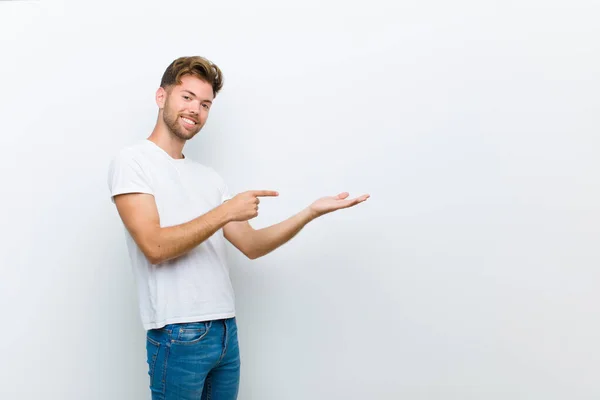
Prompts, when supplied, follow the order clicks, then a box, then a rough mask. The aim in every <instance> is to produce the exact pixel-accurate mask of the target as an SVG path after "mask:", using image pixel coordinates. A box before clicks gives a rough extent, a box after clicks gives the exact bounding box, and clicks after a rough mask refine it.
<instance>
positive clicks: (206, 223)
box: [114, 190, 277, 264]
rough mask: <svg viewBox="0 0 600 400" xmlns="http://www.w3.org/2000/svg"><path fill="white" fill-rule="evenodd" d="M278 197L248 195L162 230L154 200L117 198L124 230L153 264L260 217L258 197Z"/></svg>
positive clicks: (145, 196)
mask: <svg viewBox="0 0 600 400" xmlns="http://www.w3.org/2000/svg"><path fill="white" fill-rule="evenodd" d="M259 196H277V192H273V191H266V190H260V191H257V190H255V191H248V192H244V193H241V194H238V195H237V196H235V197H233V198H232V199H231V200H229V201H227V202H226V203H223V204H221V205H219V206H218V207H215V208H214V209H212V210H211V211H209V212H207V213H206V214H203V215H201V216H199V217H197V218H194V219H193V220H191V221H189V222H186V223H183V224H180V225H175V226H169V227H164V228H163V227H161V226H160V217H159V214H158V209H157V207H156V202H155V200H154V196H152V195H150V194H146V193H127V194H120V195H117V196H115V197H114V199H115V204H116V206H117V210H118V212H119V216H120V217H121V220H122V221H123V223H124V224H125V227H126V228H127V230H128V231H129V233H130V234H131V236H132V237H133V240H134V241H135V242H136V244H137V245H138V247H139V248H140V250H141V251H142V253H144V255H145V256H146V258H147V259H148V261H150V262H151V263H152V264H159V263H161V262H164V261H167V260H171V259H173V258H176V257H179V256H181V255H183V254H185V253H187V252H188V251H190V250H192V249H193V248H194V247H196V246H198V245H199V244H200V243H202V242H204V241H205V240H206V239H208V238H209V237H211V236H212V235H214V234H215V233H216V232H217V231H218V230H219V229H221V228H223V227H224V226H225V225H226V224H228V223H229V222H231V221H247V220H249V219H252V218H254V217H256V216H257V215H258V203H259V200H258V197H259Z"/></svg>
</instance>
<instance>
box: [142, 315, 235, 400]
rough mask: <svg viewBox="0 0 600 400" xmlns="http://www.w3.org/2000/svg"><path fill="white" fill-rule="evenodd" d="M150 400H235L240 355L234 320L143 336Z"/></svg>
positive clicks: (176, 327)
mask: <svg viewBox="0 0 600 400" xmlns="http://www.w3.org/2000/svg"><path fill="white" fill-rule="evenodd" d="M146 353H147V358H148V360H147V361H148V375H150V390H151V392H152V400H175V399H177V400H192V399H194V400H235V399H237V395H238V388H239V382H240V351H239V347H238V338H237V325H236V321H235V318H230V319H224V320H215V321H206V322H193V323H184V324H170V325H166V326H165V327H163V328H160V329H151V330H149V331H148V332H147V334H146Z"/></svg>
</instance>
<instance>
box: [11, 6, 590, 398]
mask: <svg viewBox="0 0 600 400" xmlns="http://www.w3.org/2000/svg"><path fill="white" fill-rule="evenodd" d="M214 3H216V2H201V1H189V2H182V1H169V2H167V1H161V2H149V1H142V0H136V1H129V2H117V1H97V2H93V3H90V2H82V1H72V2H54V1H41V2H16V1H11V2H0V41H1V42H0V43H1V54H2V55H1V59H2V62H1V63H0V84H1V89H0V93H1V94H2V95H1V96H0V113H1V115H2V118H1V120H0V121H1V122H0V124H1V125H0V126H1V143H2V145H1V147H0V152H1V157H0V166H1V171H2V186H1V188H2V196H1V206H2V207H1V210H2V212H3V218H2V220H3V221H2V246H0V251H1V254H0V257H1V258H0V259H1V265H2V279H0V296H1V297H0V300H1V303H0V304H1V305H0V307H1V308H0V315H1V318H2V326H1V329H0V332H1V333H0V355H1V356H0V360H2V361H1V362H0V381H1V383H0V394H1V395H0V397H2V398H7V399H8V398H10V399H41V398H51V399H65V400H75V399H78V400H79V399H86V400H94V399H132V400H133V399H145V398H147V396H148V391H147V389H146V387H147V375H146V364H145V348H144V346H145V337H144V332H143V330H142V328H141V324H140V322H139V319H138V314H137V303H136V296H135V292H134V290H135V287H134V285H133V281H132V276H131V272H130V266H129V261H128V257H127V253H126V248H125V242H124V235H123V231H122V225H121V223H120V220H119V219H118V216H117V214H116V210H115V209H114V206H113V205H112V204H110V201H109V197H108V196H109V193H108V189H107V185H106V172H107V166H108V161H109V158H110V156H111V155H112V154H114V153H115V152H116V151H117V150H118V149H119V148H121V147H122V146H124V145H127V144H129V143H132V142H133V141H136V140H139V139H141V138H145V137H147V135H148V134H149V132H150V130H151V129H152V127H153V125H154V123H155V118H156V112H157V109H156V105H155V103H154V93H155V90H156V88H157V86H158V84H159V81H160V77H161V75H162V72H163V71H164V69H165V68H166V66H167V65H168V64H169V63H170V62H171V61H172V60H173V59H174V58H176V57H179V56H181V55H203V56H206V57H208V58H210V59H211V60H213V61H215V62H216V63H217V64H218V65H219V66H220V67H221V68H222V69H223V71H224V74H225V87H224V90H223V92H222V94H221V95H219V96H218V98H217V102H216V104H215V107H214V108H213V111H212V114H211V117H210V119H209V123H208V125H207V127H206V128H205V129H204V130H203V131H202V133H201V134H200V135H199V136H197V138H195V139H194V140H193V141H192V142H191V143H189V147H188V148H187V153H188V156H190V157H193V158H196V159H199V160H201V161H202V162H204V163H205V164H207V165H211V166H213V167H214V168H215V169H217V170H218V171H219V172H220V173H221V174H222V175H223V176H224V177H225V178H226V179H227V181H228V183H229V185H230V186H231V188H232V189H233V190H234V191H244V190H250V189H274V190H278V191H280V193H281V196H280V197H279V198H277V199H270V200H269V199H265V200H264V202H263V203H262V207H261V213H262V214H261V216H260V217H259V218H258V219H256V220H254V221H253V225H254V226H255V227H263V226H267V225H269V224H271V223H275V222H278V221H280V220H282V219H284V218H287V217H288V216H290V215H292V214H294V213H295V212H297V211H300V210H301V209H302V208H303V207H305V206H307V205H308V204H310V202H312V201H313V200H315V199H317V198H318V197H321V196H324V195H330V194H337V193H338V192H340V191H349V192H350V193H351V195H352V196H355V195H360V194H362V193H370V194H371V196H372V197H371V199H370V200H369V201H368V202H367V203H365V204H363V205H361V206H360V207H357V208H355V209H352V210H345V211H341V212H338V213H336V214H331V215H329V216H326V217H325V218H323V219H320V220H317V221H315V222H314V223H312V224H311V225H309V226H307V227H306V229H305V230H304V231H303V232H301V234H300V235H299V236H298V237H297V238H296V239H295V240H294V241H292V242H290V243H289V244H287V245H286V246H284V247H283V248H281V249H279V250H278V251H276V252H275V253H272V254H271V255H268V256H266V257H264V258H262V259H259V260H256V261H249V260H246V259H244V258H243V257H242V256H240V255H239V254H238V253H237V252H236V251H235V250H234V249H233V248H231V252H230V260H231V265H232V279H233V281H234V285H235V288H236V291H237V302H238V312H239V315H238V320H239V325H240V342H241V346H242V360H243V361H242V364H243V366H242V368H243V370H242V382H241V393H240V399H241V400H255V399H259V400H282V399H283V400H296V399H302V400H304V399H315V400H316V399H318V400H320V399H348V400H351V399H386V400H387V399H390V400H391V399H427V400H438V399H440V400H442V399H443V400H451V399H457V400H458V399H460V400H467V399H477V400H481V399H486V400H495V399H498V400H507V399H511V400H517V399H527V400H532V399H544V400H550V399H561V400H563V399H569V400H575V399H598V398H599V397H600V381H599V380H598V367H599V363H600V346H599V345H598V337H600V313H599V306H598V304H599V303H600V295H599V294H598V290H597V287H598V284H599V282H600V271H599V269H598V264H599V262H600V252H599V250H598V249H599V246H598V243H599V239H600V228H599V226H600V157H598V146H599V145H600V139H599V137H598V130H599V128H600V121H599V118H598V109H599V108H600V97H599V96H598V93H600V79H599V78H598V71H599V70H600V45H599V43H600V42H599V41H598V38H599V37H600V25H599V24H598V16H599V13H600V5H599V4H598V3H597V2H594V1H584V0H571V1H568V2H567V1H541V0H520V1H485V2H482V1H468V0H460V1H455V2H444V1H432V0H427V1H418V2H417V1H413V2H397V4H396V5H392V3H391V2H390V3H389V4H383V3H379V2H377V1H370V2H361V3H360V4H359V3H356V4H353V3H348V2H344V3H341V2H340V3H336V4H333V3H321V4H317V2H316V1H314V2H307V1H302V2H295V3H294V4H287V3H277V4H275V3H273V4H268V3H256V2H253V3H249V2H237V3H236V4H233V3H230V2H229V3H220V4H221V5H220V6H219V7H218V8H216V6H215V5H214ZM283 4H287V5H285V6H284V5H283Z"/></svg>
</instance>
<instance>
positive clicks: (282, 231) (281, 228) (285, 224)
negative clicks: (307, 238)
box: [250, 208, 318, 258]
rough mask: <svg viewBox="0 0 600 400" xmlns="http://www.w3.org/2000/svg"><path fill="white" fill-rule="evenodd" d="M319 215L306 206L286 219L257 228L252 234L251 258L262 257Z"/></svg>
mask: <svg viewBox="0 0 600 400" xmlns="http://www.w3.org/2000/svg"><path fill="white" fill-rule="evenodd" d="M317 217H318V215H316V214H315V213H314V212H313V211H311V210H310V208H306V209H304V210H302V211H301V212H299V213H298V214H296V215H294V216H292V217H290V218H288V219H287V220H285V221H282V222H280V223H278V224H275V225H271V226H269V227H267V228H263V229H257V230H255V231H254V232H253V234H252V242H251V243H252V246H251V251H250V258H258V257H262V256H264V255H266V254H268V253H270V252H272V251H273V250H275V249H277V248H278V247H280V246H281V245H283V244H285V243H286V242H288V241H289V240H290V239H292V238H293V237H294V236H296V235H297V234H298V232H300V231H301V230H302V228H304V227H305V226H306V224H308V223H309V222H310V221H312V220H314V219H315V218H317Z"/></svg>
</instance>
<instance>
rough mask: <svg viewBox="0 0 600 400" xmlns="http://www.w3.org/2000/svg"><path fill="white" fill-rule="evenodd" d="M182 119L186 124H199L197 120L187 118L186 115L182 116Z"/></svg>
mask: <svg viewBox="0 0 600 400" xmlns="http://www.w3.org/2000/svg"><path fill="white" fill-rule="evenodd" d="M181 120H182V121H183V122H185V123H186V124H188V125H196V124H197V122H196V121H194V120H192V119H189V118H186V117H181Z"/></svg>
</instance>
